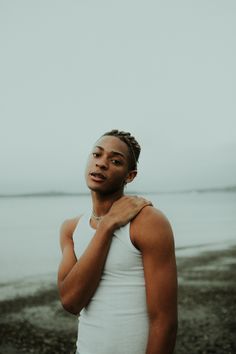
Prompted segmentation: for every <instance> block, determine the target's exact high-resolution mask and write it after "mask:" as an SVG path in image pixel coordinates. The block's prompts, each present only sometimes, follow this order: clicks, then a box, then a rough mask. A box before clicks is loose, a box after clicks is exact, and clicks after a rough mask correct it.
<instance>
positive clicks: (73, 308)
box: [60, 296, 81, 315]
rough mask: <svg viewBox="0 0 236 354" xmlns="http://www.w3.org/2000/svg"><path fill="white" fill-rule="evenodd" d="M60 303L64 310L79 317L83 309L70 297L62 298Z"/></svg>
mask: <svg viewBox="0 0 236 354" xmlns="http://www.w3.org/2000/svg"><path fill="white" fill-rule="evenodd" d="M60 301H61V304H62V307H63V308H64V310H66V311H67V312H69V313H71V314H73V315H79V313H80V311H81V308H79V307H78V304H76V305H75V304H74V303H73V302H72V301H71V299H70V298H69V297H68V296H60Z"/></svg>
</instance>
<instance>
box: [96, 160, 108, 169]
mask: <svg viewBox="0 0 236 354" xmlns="http://www.w3.org/2000/svg"><path fill="white" fill-rule="evenodd" d="M96 167H99V168H101V169H103V170H106V169H107V168H108V163H107V161H106V159H105V158H101V159H99V161H97V162H96Z"/></svg>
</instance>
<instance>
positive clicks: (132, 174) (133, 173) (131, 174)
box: [125, 170, 138, 183]
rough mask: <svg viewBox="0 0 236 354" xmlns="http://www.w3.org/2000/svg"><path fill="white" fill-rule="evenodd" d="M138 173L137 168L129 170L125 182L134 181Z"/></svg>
mask: <svg viewBox="0 0 236 354" xmlns="http://www.w3.org/2000/svg"><path fill="white" fill-rule="evenodd" d="M137 173H138V171H137V170H132V171H129V173H128V175H127V176H126V179H125V183H130V182H132V181H133V180H134V178H135V177H136V176H137Z"/></svg>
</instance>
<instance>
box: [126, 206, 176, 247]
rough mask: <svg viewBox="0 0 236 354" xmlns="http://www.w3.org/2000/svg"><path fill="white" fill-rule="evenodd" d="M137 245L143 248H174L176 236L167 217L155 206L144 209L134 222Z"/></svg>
mask: <svg viewBox="0 0 236 354" xmlns="http://www.w3.org/2000/svg"><path fill="white" fill-rule="evenodd" d="M133 232H134V235H135V236H134V238H135V243H136V244H137V246H138V247H139V248H140V249H141V248H143V247H146V246H148V247H158V246H160V247H161V248H163V246H167V247H171V248H173V243H174V236H173V231H172V227H171V224H170V221H169V219H168V218H167V216H166V215H165V214H164V213H163V212H162V211H161V210H159V209H157V208H155V207H153V206H146V207H144V208H143V209H142V210H141V212H140V213H139V214H138V215H137V217H136V218H135V219H134V221H133Z"/></svg>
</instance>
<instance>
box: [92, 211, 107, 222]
mask: <svg viewBox="0 0 236 354" xmlns="http://www.w3.org/2000/svg"><path fill="white" fill-rule="evenodd" d="M103 216H104V215H102V216H97V215H96V214H95V212H94V210H92V217H93V218H94V219H95V220H96V221H100V220H102V218H103Z"/></svg>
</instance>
